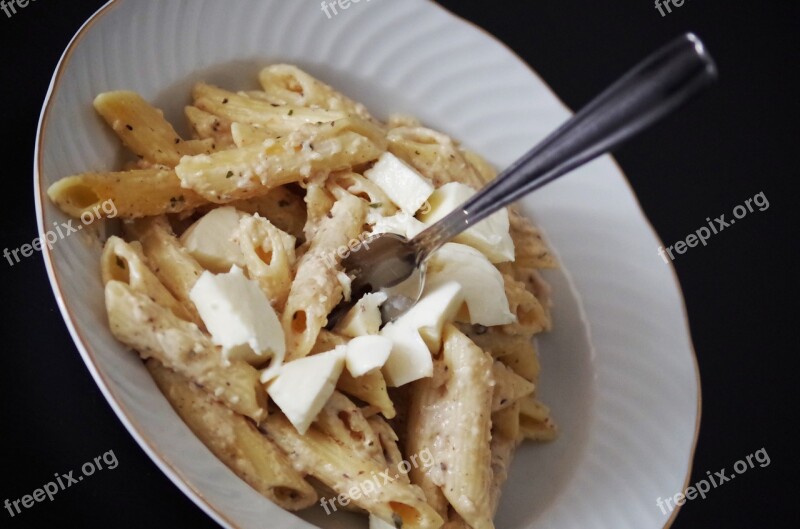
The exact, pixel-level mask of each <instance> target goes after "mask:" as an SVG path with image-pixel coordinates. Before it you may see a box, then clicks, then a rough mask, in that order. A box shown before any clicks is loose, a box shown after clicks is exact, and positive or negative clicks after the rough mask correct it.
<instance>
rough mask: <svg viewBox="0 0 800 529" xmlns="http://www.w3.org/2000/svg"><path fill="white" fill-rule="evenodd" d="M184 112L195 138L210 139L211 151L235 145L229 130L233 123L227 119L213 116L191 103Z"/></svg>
mask: <svg viewBox="0 0 800 529" xmlns="http://www.w3.org/2000/svg"><path fill="white" fill-rule="evenodd" d="M184 114H186V119H187V120H188V121H189V127H191V129H192V131H193V132H194V136H195V137H196V138H197V139H200V140H211V150H212V151H218V150H220V151H222V150H225V149H229V148H231V147H234V146H235V143H234V141H233V133H232V130H231V128H232V125H233V123H232V122H231V121H230V120H229V119H225V118H222V117H220V116H215V115H214V114H211V113H209V112H206V111H205V110H201V109H199V108H197V107H195V106H191V105H190V106H187V107H186V108H185V109H184Z"/></svg>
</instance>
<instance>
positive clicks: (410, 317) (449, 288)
mask: <svg viewBox="0 0 800 529" xmlns="http://www.w3.org/2000/svg"><path fill="white" fill-rule="evenodd" d="M463 303H464V298H463V295H462V293H461V286H460V285H459V284H458V283H456V282H450V283H445V284H440V285H438V286H437V288H435V289H432V290H431V291H429V292H428V293H427V294H426V295H424V296H423V297H422V299H421V300H420V301H419V302H418V303H417V304H416V305H414V307H412V308H411V309H410V310H409V311H408V312H406V313H405V314H403V315H402V316H401V317H399V318H398V319H397V320H395V321H394V322H392V323H390V324H388V325H387V326H386V327H384V328H383V330H381V336H384V337H386V338H389V339H390V340H391V341H392V352H391V354H390V355H389V359H388V360H387V361H386V365H384V366H383V374H384V376H385V377H386V382H387V383H388V384H389V385H390V386H395V387H397V386H402V385H404V384H408V383H409V382H413V381H415V380H418V379H420V378H425V377H430V376H432V375H433V359H432V357H431V352H434V353H435V352H438V351H439V349H440V348H441V345H442V328H443V327H444V324H445V323H446V322H448V321H451V320H452V319H453V318H454V317H455V314H456V313H457V312H458V310H459V308H460V307H461V305H463Z"/></svg>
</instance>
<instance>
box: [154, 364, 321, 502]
mask: <svg viewBox="0 0 800 529" xmlns="http://www.w3.org/2000/svg"><path fill="white" fill-rule="evenodd" d="M145 365H146V366H147V369H148V371H150V374H151V375H152V376H153V379H154V380H155V382H156V384H157V385H158V387H159V389H160V390H161V392H162V393H163V394H164V396H165V397H166V398H167V400H168V401H169V403H170V404H171V405H172V407H173V408H174V409H175V411H176V412H177V413H178V415H180V416H181V419H183V421H184V422H185V423H186V424H187V426H189V428H190V429H191V430H192V432H194V434H195V435H196V436H197V437H199V438H200V440H201V441H203V444H205V445H206V446H207V447H208V448H209V450H211V451H212V452H213V453H214V455H215V456H217V457H218V458H219V459H220V460H221V461H222V462H223V463H225V464H226V465H227V466H228V468H230V469H231V470H232V471H233V472H234V473H236V475H237V476H239V477H240V478H242V479H243V480H244V481H245V482H247V484H248V485H250V486H251V487H253V488H254V489H255V490H256V491H257V492H259V493H260V494H262V495H264V496H265V497H266V498H268V499H269V500H271V501H273V502H274V503H276V504H277V505H279V506H281V507H283V508H284V509H287V510H289V511H299V510H301V509H305V508H306V507H310V506H311V505H313V504H314V503H316V501H317V493H316V492H315V491H314V488H313V487H312V486H311V485H309V484H308V482H306V481H305V480H304V479H303V476H302V475H301V474H300V473H299V472H297V471H296V470H295V469H294V467H293V466H292V463H291V461H290V460H289V458H288V457H286V454H284V453H283V452H282V451H281V450H280V449H279V448H278V447H277V446H275V444H273V443H272V442H271V441H270V440H269V439H268V438H267V437H266V436H265V435H264V434H262V433H261V432H259V431H258V429H257V428H256V427H255V425H253V424H252V423H251V422H249V421H248V420H247V419H245V418H244V417H243V416H242V415H239V414H237V413H235V412H234V411H232V410H231V409H230V408H228V407H227V406H225V405H224V404H221V403H219V402H217V401H216V400H214V399H213V398H212V397H211V396H210V395H209V394H208V393H206V392H204V391H203V390H201V389H200V388H199V387H198V386H196V385H195V384H193V383H192V382H190V381H189V380H187V379H186V378H184V377H182V376H181V375H179V374H178V373H175V372H174V371H172V370H170V369H167V368H165V367H164V366H163V365H161V364H160V363H159V362H157V361H156V360H153V359H150V360H148V361H147V362H146V364H145Z"/></svg>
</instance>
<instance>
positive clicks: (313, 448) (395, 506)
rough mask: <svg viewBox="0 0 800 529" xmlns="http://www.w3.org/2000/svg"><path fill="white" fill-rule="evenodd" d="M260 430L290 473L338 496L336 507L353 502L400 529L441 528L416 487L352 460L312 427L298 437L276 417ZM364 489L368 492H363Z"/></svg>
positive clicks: (342, 448)
mask: <svg viewBox="0 0 800 529" xmlns="http://www.w3.org/2000/svg"><path fill="white" fill-rule="evenodd" d="M264 427H265V431H266V433H267V435H268V436H269V438H270V439H271V440H272V441H273V442H274V443H275V444H276V445H278V446H279V447H280V448H281V449H282V450H283V451H284V452H285V453H287V454H289V458H290V459H291V460H292V462H293V464H294V466H295V468H297V469H298V470H300V471H302V472H306V473H308V474H310V475H312V476H314V477H315V478H317V479H318V480H320V481H321V482H322V483H324V484H325V485H326V486H328V487H330V488H331V489H333V490H334V491H337V492H338V491H341V494H340V496H339V498H342V499H343V500H344V501H343V502H342V501H340V503H345V502H346V503H353V504H354V505H356V506H358V507H360V508H362V509H364V510H366V511H368V512H369V513H371V514H374V515H375V516H377V517H379V518H381V519H382V520H384V521H385V522H387V523H393V524H395V526H398V525H402V527H403V528H405V529H423V528H424V529H438V528H439V527H441V526H442V524H443V520H442V518H441V517H440V516H439V515H438V514H436V512H435V511H434V510H433V509H432V508H431V507H430V506H429V505H428V504H427V502H426V501H425V496H424V495H423V494H422V491H421V490H420V489H419V488H418V487H415V486H413V485H408V484H406V483H403V482H402V481H399V480H395V479H394V477H393V476H391V475H387V471H386V469H385V468H383V466H382V465H379V464H377V463H375V462H374V461H373V460H372V459H369V458H366V459H363V458H359V457H357V456H356V455H355V454H354V453H353V452H352V451H351V450H349V449H348V448H346V447H345V446H343V445H341V444H339V443H338V442H336V440H334V439H333V438H331V437H329V436H327V435H325V434H324V433H322V432H320V431H319V430H317V429H316V428H315V427H313V426H312V428H311V429H309V430H308V432H306V434H305V435H300V434H299V433H297V430H295V429H294V427H293V426H292V424H291V423H290V422H289V421H288V420H287V419H286V418H285V417H283V416H282V415H280V414H272V415H270V416H269V417H268V418H267V421H266V423H265V426H264ZM381 476H385V477H381ZM368 483H369V484H370V486H369V488H367V486H366V485H367V484H368ZM364 490H367V491H368V492H367V493H363V491H364ZM356 491H359V492H356Z"/></svg>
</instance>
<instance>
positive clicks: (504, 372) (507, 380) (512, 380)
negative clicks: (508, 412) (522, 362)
mask: <svg viewBox="0 0 800 529" xmlns="http://www.w3.org/2000/svg"><path fill="white" fill-rule="evenodd" d="M492 376H493V377H494V382H495V386H494V397H493V398H492V413H496V412H498V411H500V410H503V409H505V408H508V407H509V406H511V405H512V404H514V403H515V402H517V401H518V400H520V399H522V398H524V397H527V396H528V395H532V394H533V390H534V389H535V388H534V385H533V384H532V383H530V382H529V381H527V380H525V379H524V378H522V377H521V376H519V375H518V374H516V373H515V372H514V370H513V369H511V368H510V367H506V365H505V364H503V363H502V362H499V361H497V360H495V362H494V364H492Z"/></svg>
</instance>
